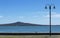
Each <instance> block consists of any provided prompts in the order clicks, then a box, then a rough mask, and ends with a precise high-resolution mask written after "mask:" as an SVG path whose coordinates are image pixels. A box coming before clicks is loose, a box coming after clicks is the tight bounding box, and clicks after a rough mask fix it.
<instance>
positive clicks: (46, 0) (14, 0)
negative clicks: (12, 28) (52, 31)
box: [0, 0, 60, 25]
mask: <svg viewBox="0 0 60 38" xmlns="http://www.w3.org/2000/svg"><path fill="white" fill-rule="evenodd" d="M47 4H55V6H56V9H53V10H52V24H54V25H56V24H58V25H59V24H60V0H52V1H50V0H0V24H4V23H13V22H17V21H20V22H26V23H34V24H49V18H48V13H49V12H48V9H47V10H45V8H44V7H45V5H47Z"/></svg>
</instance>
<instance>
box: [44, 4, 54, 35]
mask: <svg viewBox="0 0 60 38" xmlns="http://www.w3.org/2000/svg"><path fill="white" fill-rule="evenodd" d="M52 8H53V9H55V6H54V5H47V6H45V9H49V25H50V26H49V28H50V30H49V35H50V36H51V11H52Z"/></svg>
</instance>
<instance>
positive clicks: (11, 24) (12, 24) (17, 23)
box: [0, 22, 40, 26]
mask: <svg viewBox="0 0 60 38" xmlns="http://www.w3.org/2000/svg"><path fill="white" fill-rule="evenodd" d="M1 25H2V26H7V25H8V26H17V25H18V26H40V25H39V24H31V23H24V22H15V23H10V24H0V26H1Z"/></svg>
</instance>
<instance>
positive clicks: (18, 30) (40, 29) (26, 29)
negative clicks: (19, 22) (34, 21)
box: [0, 25, 60, 33]
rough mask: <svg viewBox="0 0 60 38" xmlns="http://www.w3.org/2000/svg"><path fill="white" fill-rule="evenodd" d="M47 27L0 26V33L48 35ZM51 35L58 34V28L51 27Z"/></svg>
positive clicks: (59, 27)
mask: <svg viewBox="0 0 60 38" xmlns="http://www.w3.org/2000/svg"><path fill="white" fill-rule="evenodd" d="M49 30H50V28H49V26H0V33H3V32H4V33H31V32H33V33H35V32H37V33H48V32H49ZM51 31H52V33H60V26H59V25H56V26H52V29H51Z"/></svg>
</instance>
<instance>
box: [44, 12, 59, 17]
mask: <svg viewBox="0 0 60 38" xmlns="http://www.w3.org/2000/svg"><path fill="white" fill-rule="evenodd" d="M44 17H49V14H47V15H45V16H44ZM51 17H52V18H60V14H57V13H54V12H53V14H51Z"/></svg>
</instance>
